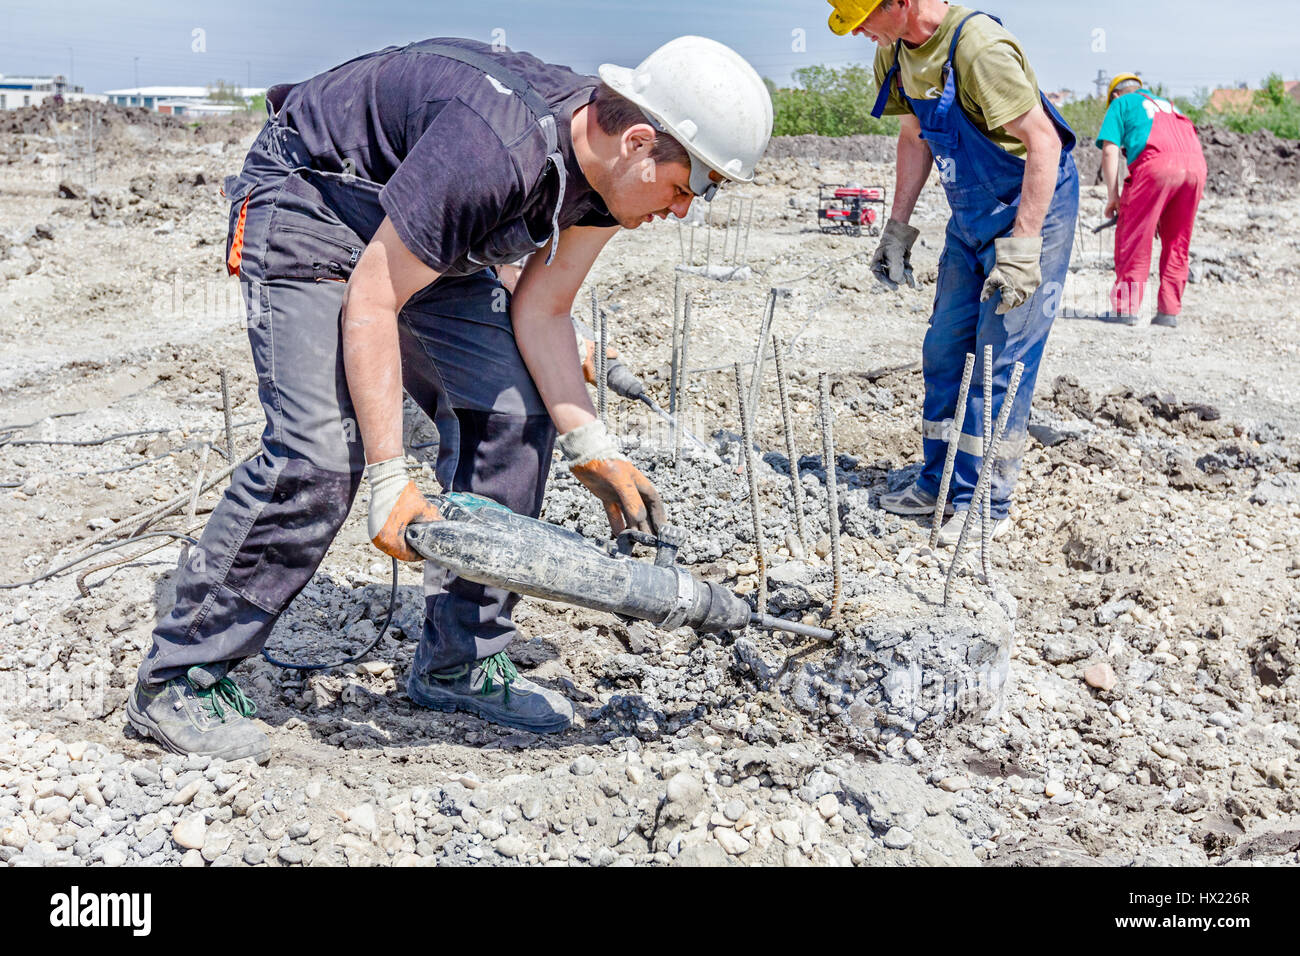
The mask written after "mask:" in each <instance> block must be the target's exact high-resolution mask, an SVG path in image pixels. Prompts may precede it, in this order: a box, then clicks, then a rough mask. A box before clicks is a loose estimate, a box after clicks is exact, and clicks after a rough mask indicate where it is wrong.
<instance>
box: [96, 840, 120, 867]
mask: <svg viewBox="0 0 1300 956" xmlns="http://www.w3.org/2000/svg"><path fill="white" fill-rule="evenodd" d="M99 858H100V859H101V860H102V861H103V862H104V865H105V866H121V865H122V864H124V863H125V862H126V849H125V848H124V847H123V846H121V845H120V844H117V843H108V844H105V845H104V846H102V847H100V848H99Z"/></svg>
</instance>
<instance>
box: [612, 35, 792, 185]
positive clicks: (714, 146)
mask: <svg viewBox="0 0 1300 956" xmlns="http://www.w3.org/2000/svg"><path fill="white" fill-rule="evenodd" d="M599 72H600V78H601V79H602V80H604V82H605V83H606V84H607V85H608V86H609V87H610V88H611V89H613V90H614V92H616V93H618V94H620V95H622V96H625V97H627V98H628V99H629V100H631V101H632V102H633V103H635V104H636V105H637V106H639V107H641V112H643V113H645V114H646V116H647V118H648V119H649V120H650V121H651V124H652V125H653V126H655V127H656V128H657V129H659V130H661V131H662V132H666V133H668V135H670V136H672V137H673V138H674V139H675V140H677V141H678V142H679V143H681V144H682V146H683V147H685V149H686V151H687V152H688V153H690V154H691V191H692V192H694V193H695V195H697V196H702V197H704V198H705V199H706V200H711V199H713V195H714V193H715V192H717V188H718V186H717V184H716V183H714V182H713V181H712V179H710V177H709V172H710V170H716V171H717V172H718V173H719V174H720V175H722V176H724V177H726V178H727V179H730V180H732V181H733V182H740V183H748V182H752V181H753V179H754V165H755V164H756V163H757V162H758V160H759V158H760V157H761V156H762V155H763V151H764V150H766V149H767V141H768V139H770V138H771V136H772V97H771V96H769V95H768V92H767V87H766V86H764V85H763V80H762V78H761V77H760V76H759V75H758V74H757V73H756V72H755V71H754V68H753V67H752V66H750V65H749V63H748V62H747V61H746V60H745V58H744V57H742V56H741V55H740V54H739V53H737V52H736V51H735V50H733V49H731V47H728V46H724V45H723V44H721V43H718V42H717V41H716V40H709V39H706V38H705V37H693V36H686V37H678V38H677V39H676V40H671V41H669V42H668V43H665V44H664V45H663V46H661V47H660V48H659V49H657V50H655V51H654V52H653V53H651V54H650V55H649V56H648V57H646V58H645V59H644V60H642V61H641V65H640V66H638V67H637V68H636V69H635V70H629V69H628V68H627V67H623V66H614V65H613V64H612V63H606V64H604V65H602V66H601V68H600V71H599Z"/></svg>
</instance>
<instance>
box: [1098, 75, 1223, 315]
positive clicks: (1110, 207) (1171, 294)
mask: <svg viewBox="0 0 1300 956" xmlns="http://www.w3.org/2000/svg"><path fill="white" fill-rule="evenodd" d="M1109 102H1110V105H1109V106H1108V107H1107V108H1106V118H1105V119H1104V120H1103V121H1102V124H1101V130H1100V131H1099V132H1098V133H1097V145H1098V146H1100V147H1101V170H1102V176H1103V177H1104V178H1105V180H1106V193H1107V196H1108V197H1109V198H1108V199H1107V201H1106V217H1107V218H1110V217H1111V216H1116V215H1118V216H1119V221H1118V222H1117V223H1116V224H1115V286H1114V288H1113V289H1111V293H1110V305H1111V310H1112V313H1113V314H1114V315H1116V316H1117V317H1119V318H1120V319H1121V320H1123V321H1124V322H1125V323H1126V324H1128V325H1137V324H1138V312H1139V311H1140V310H1141V309H1142V294H1143V293H1144V292H1145V291H1146V284H1147V276H1148V275H1150V273H1151V242H1152V240H1154V239H1155V237H1156V230H1157V229H1159V231H1160V295H1159V298H1158V299H1157V301H1156V316H1155V318H1153V319H1152V320H1151V324H1152V325H1163V326H1166V327H1167V328H1174V327H1175V326H1177V325H1178V315H1179V314H1180V313H1181V312H1182V310H1183V289H1185V288H1186V287H1187V270H1188V265H1189V261H1188V252H1189V250H1190V249H1191V245H1192V226H1193V224H1194V223H1195V221H1196V208H1197V207H1198V206H1199V205H1200V204H1201V196H1203V195H1204V194H1205V177H1206V168H1205V154H1204V153H1203V152H1202V151H1201V141H1200V138H1199V137H1198V136H1197V135H1196V127H1195V126H1193V125H1192V121H1191V120H1189V119H1188V118H1187V117H1186V116H1184V115H1183V114H1182V113H1181V112H1179V110H1178V107H1176V106H1174V104H1172V103H1170V102H1169V101H1168V100H1166V99H1164V98H1162V97H1159V96H1156V95H1155V94H1154V93H1152V92H1151V91H1150V90H1148V89H1146V88H1145V87H1144V86H1143V85H1142V78H1141V77H1140V76H1138V75H1137V74H1136V73H1121V74H1119V76H1117V77H1115V78H1114V79H1113V80H1111V81H1110V93H1109ZM1121 150H1123V152H1124V158H1125V160H1127V161H1128V178H1127V179H1125V180H1124V192H1123V193H1122V194H1121V193H1120V189H1119V154H1120V151H1121Z"/></svg>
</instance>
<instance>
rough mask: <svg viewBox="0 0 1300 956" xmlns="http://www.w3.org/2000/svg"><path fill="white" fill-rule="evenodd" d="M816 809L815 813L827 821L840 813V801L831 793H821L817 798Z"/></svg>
mask: <svg viewBox="0 0 1300 956" xmlns="http://www.w3.org/2000/svg"><path fill="white" fill-rule="evenodd" d="M816 807H817V812H818V813H820V814H821V815H822V819H823V820H829V819H830V818H831V817H833V816H835V814H837V813H839V812H840V801H839V798H838V797H836V796H835V794H833V793H823V794H822V795H821V796H820V797H818V798H817V803H816Z"/></svg>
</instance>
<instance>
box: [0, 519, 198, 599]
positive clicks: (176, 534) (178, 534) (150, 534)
mask: <svg viewBox="0 0 1300 956" xmlns="http://www.w3.org/2000/svg"><path fill="white" fill-rule="evenodd" d="M164 535H165V536H167V537H171V538H180V539H182V540H184V541H187V542H188V543H190V544H198V543H199V542H198V540H197V539H196V538H193V537H191V536H190V535H188V534H185V533H184V532H182V531H146V532H144V533H143V534H135V535H132V536H131V537H129V538H123V539H122V540H121V541H114V542H113V543H112V544H106V545H104V546H103V547H102V548H96V549H95V550H94V551H88V552H87V553H85V554H83V555H81V556H80V557H78V558H73V559H72V560H71V561H69V562H67V563H66V564H61V565H59V566H58V567H57V568H51V569H50V570H49V571H46V572H45V573H44V574H42V575H41V576H40V577H37V578H32V579H31V580H30V581H18V582H15V583H13V584H8V583H5V582H3V581H0V591H9V590H12V589H14V588H25V587H29V586H31V585H33V584H40V583H41V582H42V581H45V580H48V579H49V578H52V577H54V576H55V575H57V574H60V573H62V572H63V571H66V570H68V568H71V567H75V566H76V565H78V564H80V563H81V562H82V561H88V560H90V559H91V558H93V557H95V556H96V555H99V554H103V553H104V552H106V551H113V550H115V549H117V548H120V547H123V546H124V545H128V544H134V543H135V542H136V541H140V540H142V539H144V538H155V537H160V536H164Z"/></svg>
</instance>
